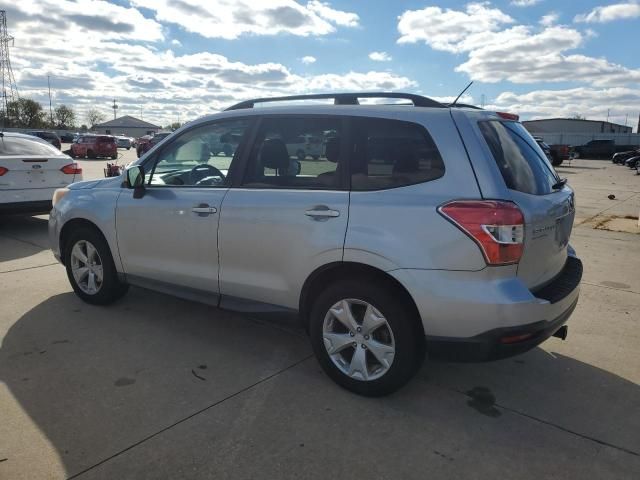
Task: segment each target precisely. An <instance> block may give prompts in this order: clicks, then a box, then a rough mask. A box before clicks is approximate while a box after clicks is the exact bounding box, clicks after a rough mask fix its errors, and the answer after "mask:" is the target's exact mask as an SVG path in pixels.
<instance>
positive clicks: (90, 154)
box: [87, 150, 96, 158]
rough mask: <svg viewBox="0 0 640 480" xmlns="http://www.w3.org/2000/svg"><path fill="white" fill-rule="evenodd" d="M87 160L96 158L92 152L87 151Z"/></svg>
mask: <svg viewBox="0 0 640 480" xmlns="http://www.w3.org/2000/svg"><path fill="white" fill-rule="evenodd" d="M87 158H96V154H95V153H94V151H93V150H87Z"/></svg>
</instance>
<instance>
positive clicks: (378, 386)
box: [309, 278, 424, 397]
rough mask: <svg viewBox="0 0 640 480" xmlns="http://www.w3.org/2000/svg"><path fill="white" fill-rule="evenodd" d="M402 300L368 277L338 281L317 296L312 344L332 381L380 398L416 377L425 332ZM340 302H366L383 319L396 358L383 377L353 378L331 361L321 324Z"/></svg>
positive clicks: (311, 325) (389, 287)
mask: <svg viewBox="0 0 640 480" xmlns="http://www.w3.org/2000/svg"><path fill="white" fill-rule="evenodd" d="M403 298H404V296H403V295H402V294H401V292H398V291H397V288H395V287H394V286H393V285H392V284H390V283H389V284H387V283H384V282H382V283H380V282H377V283H373V282H372V281H371V280H370V279H367V278H353V279H350V280H342V281H338V282H336V283H335V284H333V285H331V286H329V287H327V288H326V289H325V290H324V291H323V292H322V293H320V295H318V297H317V298H316V299H315V301H314V302H313V306H312V308H311V313H310V318H309V334H310V337H311V345H312V347H313V351H314V353H315V356H316V358H317V359H318V362H319V363H320V366H321V367H322V369H323V370H324V371H325V373H326V374H327V375H328V376H329V377H330V378H331V379H332V380H333V381H334V382H336V383H337V384H338V385H340V386H341V387H343V388H345V389H347V390H349V391H351V392H354V393H357V394H359V395H364V396H369V397H379V396H383V395H389V394H391V393H393V392H395V391H396V390H398V389H399V388H401V387H402V386H403V385H405V384H406V383H407V382H408V381H409V380H410V379H411V378H412V377H413V376H414V375H415V373H416V372H417V370H418V369H419V368H420V366H421V364H422V360H423V359H424V333H423V331H422V327H421V324H420V319H419V318H417V314H416V312H415V307H414V306H413V305H410V304H409V302H405V301H403V300H401V299H403ZM342 299H357V300H362V301H365V302H367V303H369V304H371V305H373V306H374V307H375V308H376V309H377V310H378V311H379V312H380V313H381V314H382V315H383V316H384V317H385V318H386V320H387V323H388V325H389V327H390V329H391V331H392V332H393V337H394V340H395V356H394V359H393V362H392V364H391V366H390V367H389V370H388V371H387V372H386V373H385V374H384V375H383V376H381V377H379V378H376V379H374V380H370V381H364V380H358V379H354V378H351V377H349V376H348V375H347V374H345V373H343V372H342V371H341V370H340V369H339V368H338V367H337V366H336V365H335V364H334V363H333V361H332V360H331V357H330V356H329V354H328V352H327V350H326V348H325V346H324V339H323V324H324V319H325V316H326V314H327V312H328V311H329V309H330V308H331V307H332V306H333V305H334V304H335V303H336V302H338V301H340V300H342ZM356 348H357V347H356Z"/></svg>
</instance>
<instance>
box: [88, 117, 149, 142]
mask: <svg viewBox="0 0 640 480" xmlns="http://www.w3.org/2000/svg"><path fill="white" fill-rule="evenodd" d="M160 129H161V127H160V126H159V125H154V124H153V123H149V122H145V121H144V120H140V119H139V118H135V117H132V116H131V115H125V116H124V117H118V118H115V119H113V120H109V121H108V122H103V123H99V124H97V125H94V127H93V128H92V129H91V131H92V132H94V133H105V134H107V135H124V136H125V137H134V138H138V137H141V136H143V135H148V134H152V133H156V132H157V131H158V130H160Z"/></svg>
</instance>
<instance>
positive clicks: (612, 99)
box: [486, 87, 640, 125]
mask: <svg viewBox="0 0 640 480" xmlns="http://www.w3.org/2000/svg"><path fill="white" fill-rule="evenodd" d="M486 108H487V109H490V110H506V111H510V112H515V113H518V114H519V115H521V117H524V118H549V117H572V116H574V115H583V116H585V117H586V118H587V119H591V120H604V119H605V117H606V116H607V111H608V110H609V114H610V120H611V121H614V122H618V123H622V124H624V122H625V119H626V116H627V114H629V117H628V124H629V125H636V123H637V120H638V118H637V112H638V111H640V91H638V90H637V89H635V88H624V87H615V88H605V89H593V88H586V87H580V88H572V89H567V90H536V91H532V92H528V93H523V94H516V93H513V92H504V93H502V94H500V95H499V96H498V97H497V98H496V99H495V100H494V101H493V102H492V105H487V107H486Z"/></svg>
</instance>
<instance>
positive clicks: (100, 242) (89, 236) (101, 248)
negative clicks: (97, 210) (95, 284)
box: [64, 227, 129, 305]
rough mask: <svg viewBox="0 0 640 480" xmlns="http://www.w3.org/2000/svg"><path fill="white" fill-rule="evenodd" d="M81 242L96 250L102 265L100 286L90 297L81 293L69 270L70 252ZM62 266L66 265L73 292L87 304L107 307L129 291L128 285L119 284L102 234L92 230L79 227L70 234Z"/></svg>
mask: <svg viewBox="0 0 640 480" xmlns="http://www.w3.org/2000/svg"><path fill="white" fill-rule="evenodd" d="M81 240H85V241H88V242H90V243H91V244H92V245H93V246H94V247H95V248H96V250H97V252H98V255H99V256H100V260H101V263H102V270H103V281H102V285H101V287H100V289H99V290H98V291H97V293H95V294H92V295H90V294H87V293H85V292H84V291H82V289H81V288H80V286H79V285H78V284H77V282H76V280H75V278H74V277H73V273H72V269H71V250H72V249H73V246H74V245H75V244H76V243H77V242H79V241H81ZM64 264H65V265H66V268H67V277H68V278H69V282H70V283H71V286H72V287H73V291H74V292H76V295H78V296H79V297H80V298H81V299H82V300H84V301H85V302H87V303H91V304H94V305H107V304H109V303H113V302H115V301H116V300H118V299H119V298H121V297H122V296H123V295H124V294H125V293H127V291H128V290H129V285H128V284H126V283H122V282H120V280H119V279H118V273H117V271H116V266H115V264H114V263H113V257H112V255H111V250H110V249H109V245H108V244H107V241H106V240H105V239H104V237H103V236H102V234H101V233H100V232H98V231H97V230H96V229H94V228H90V227H79V228H78V229H77V230H75V231H73V232H71V234H70V235H69V237H68V238H67V240H66V243H65V246H64Z"/></svg>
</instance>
